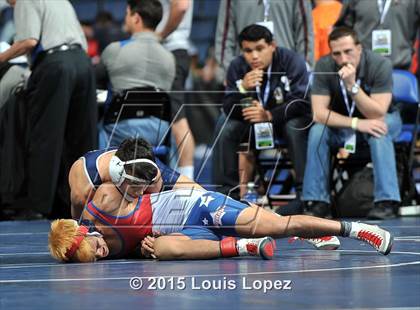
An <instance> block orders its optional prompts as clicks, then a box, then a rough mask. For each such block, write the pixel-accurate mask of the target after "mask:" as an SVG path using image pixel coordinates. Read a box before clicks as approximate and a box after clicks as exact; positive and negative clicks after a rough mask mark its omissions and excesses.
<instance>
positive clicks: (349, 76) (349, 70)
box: [338, 64, 356, 90]
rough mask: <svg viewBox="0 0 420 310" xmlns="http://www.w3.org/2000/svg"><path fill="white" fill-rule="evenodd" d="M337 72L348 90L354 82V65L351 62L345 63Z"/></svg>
mask: <svg viewBox="0 0 420 310" xmlns="http://www.w3.org/2000/svg"><path fill="white" fill-rule="evenodd" d="M338 74H339V75H340V78H341V79H342V80H343V82H344V85H345V86H346V89H347V90H350V89H351V88H352V86H353V85H354V84H355V83H356V67H354V66H353V65H352V64H346V65H345V66H343V67H342V68H341V69H340V70H339V71H338Z"/></svg>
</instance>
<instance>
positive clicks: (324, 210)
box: [304, 201, 331, 218]
mask: <svg viewBox="0 0 420 310" xmlns="http://www.w3.org/2000/svg"><path fill="white" fill-rule="evenodd" d="M304 213H305V214H306V215H311V216H316V217H322V218H331V208H330V205H329V204H328V203H326V202H324V201H308V202H307V203H306V206H305V211H304Z"/></svg>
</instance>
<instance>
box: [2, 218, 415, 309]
mask: <svg viewBox="0 0 420 310" xmlns="http://www.w3.org/2000/svg"><path fill="white" fill-rule="evenodd" d="M370 223H377V224H379V225H380V226H381V227H383V228H385V229H388V230H390V231H391V232H392V233H393V234H394V237H395V240H394V247H393V251H392V253H391V254H390V255H388V256H383V255H380V254H378V253H377V252H376V251H374V250H373V249H372V248H371V247H370V246H368V245H366V244H363V243H361V242H359V241H355V240H350V239H342V238H341V241H342V245H341V248H340V250H337V251H318V250H315V249H313V248H311V246H310V245H309V244H307V243H305V242H302V241H300V240H298V241H295V242H293V243H289V242H288V240H287V239H279V240H277V250H276V255H275V258H274V260H271V261H263V260H261V259H259V258H248V257H247V258H233V259H215V260H206V261H204V260H202V261H169V262H160V261H154V260H113V261H111V260H103V261H99V262H97V263H93V264H61V263H57V262H55V261H54V260H53V259H52V258H51V257H50V255H49V253H48V247H47V238H48V230H49V222H48V221H33V222H0V308H1V309H27V308H31V309H36V308H43V309H45V308H48V309H49V308H58V307H60V309H85V308H96V309H109V308H118V309H121V308H124V307H126V309H129V308H130V309H131V308H132V309H168V308H173V309H198V308H201V309H226V308H230V309H248V308H249V309H256V308H257V309H279V308H283V309H296V308H298V309H309V308H319V309H327V308H328V309H330V308H334V309H337V308H339V309H349V308H358V309H360V308H387V309H396V308H399V309H420V218H399V219H396V220H389V221H384V222H370ZM140 283H142V287H141V288H139V285H140ZM131 287H133V288H131Z"/></svg>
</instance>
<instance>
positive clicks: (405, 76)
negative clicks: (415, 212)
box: [392, 69, 420, 197]
mask: <svg viewBox="0 0 420 310" xmlns="http://www.w3.org/2000/svg"><path fill="white" fill-rule="evenodd" d="M392 80H393V83H394V87H393V89H392V96H393V99H394V101H395V102H398V103H401V104H409V105H417V112H416V118H415V122H414V123H413V124H403V128H402V131H401V134H400V136H399V137H398V139H397V141H396V144H397V145H401V144H402V145H403V146H404V145H405V146H407V148H408V163H407V165H406V167H405V168H406V171H405V173H404V182H403V189H404V196H408V197H414V196H416V195H417V193H416V190H415V187H414V186H413V184H412V182H413V166H414V156H415V152H416V143H417V137H418V129H419V117H420V102H419V90H418V81H417V78H416V76H415V75H414V74H412V73H411V72H409V71H404V70H399V69H395V70H394V71H393V72H392ZM416 181H420V180H416ZM416 183H417V182H416Z"/></svg>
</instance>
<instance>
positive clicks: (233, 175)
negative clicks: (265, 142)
mask: <svg viewBox="0 0 420 310" xmlns="http://www.w3.org/2000/svg"><path fill="white" fill-rule="evenodd" d="M225 120H226V116H225V115H224V113H223V114H222V116H221V117H220V118H219V120H218V124H217V125H216V132H215V137H216V138H217V137H218V141H217V142H216V144H215V147H214V151H213V175H212V177H213V183H214V185H215V190H216V191H219V192H222V193H224V194H231V192H230V191H231V190H232V188H234V187H235V186H237V185H238V184H239V170H238V154H237V152H238V146H239V144H240V143H241V142H243V133H244V132H246V131H247V129H248V127H249V123H246V122H243V121H239V120H235V119H232V120H228V121H227V122H225ZM309 123H310V120H308V118H307V117H300V118H294V119H291V120H289V121H288V122H287V124H286V126H284V125H283V126H274V128H273V129H274V133H275V135H276V136H278V137H282V136H285V138H286V141H287V144H288V150H289V153H290V157H291V160H292V162H293V166H294V170H295V173H296V180H295V187H296V189H297V190H298V191H300V190H301V188H302V184H303V177H304V174H305V163H306V150H307V146H308V129H305V130H301V129H303V128H305V127H306V126H308V124H309ZM223 124H225V126H224V125H223ZM284 133H285V134H284Z"/></svg>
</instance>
